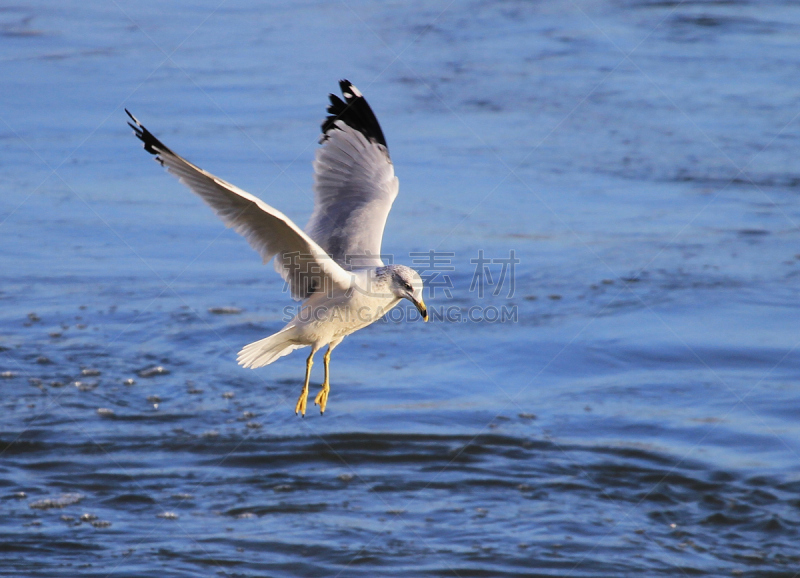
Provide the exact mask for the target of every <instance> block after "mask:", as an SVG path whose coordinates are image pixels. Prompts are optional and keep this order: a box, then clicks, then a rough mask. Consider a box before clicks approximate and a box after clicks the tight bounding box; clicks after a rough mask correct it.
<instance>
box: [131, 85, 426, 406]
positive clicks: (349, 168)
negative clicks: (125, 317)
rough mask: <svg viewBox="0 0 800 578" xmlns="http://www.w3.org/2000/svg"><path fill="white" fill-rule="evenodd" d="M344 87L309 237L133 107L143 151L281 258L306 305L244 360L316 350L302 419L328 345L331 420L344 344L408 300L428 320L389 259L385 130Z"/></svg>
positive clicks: (416, 285) (418, 288) (416, 290)
mask: <svg viewBox="0 0 800 578" xmlns="http://www.w3.org/2000/svg"><path fill="white" fill-rule="evenodd" d="M339 87H340V89H341V91H342V96H343V97H344V100H342V99H341V98H339V97H338V96H336V95H334V94H331V95H329V98H330V101H331V104H330V106H328V116H327V117H326V118H325V120H324V121H323V123H322V136H321V137H320V141H319V142H320V145H322V146H321V147H320V148H319V149H317V152H316V155H315V159H314V163H313V167H314V211H313V213H312V215H311V219H310V220H309V222H308V224H307V225H306V228H305V230H301V229H300V227H298V226H297V225H296V224H295V223H294V222H292V220H291V219H289V217H287V216H286V215H284V214H283V213H281V212H280V211H278V210H276V209H274V208H272V207H271V206H270V205H268V204H267V203H265V202H264V201H262V200H261V199H259V198H257V197H254V196H253V195H251V194H250V193H247V192H245V191H243V190H242V189H240V188H238V187H236V186H234V185H232V184H230V183H229V182H227V181H224V180H222V179H220V178H219V177H216V176H214V175H212V174H211V173H209V172H207V171H204V170H203V169H201V168H200V167H198V166H196V165H193V164H192V163H190V162H189V161H187V160H186V159H184V158H183V157H182V156H180V155H178V154H176V153H174V152H173V151H172V150H171V149H169V148H168V147H166V146H165V145H164V144H163V143H162V142H161V141H160V140H158V139H157V138H156V137H155V136H153V134H152V133H151V132H150V131H148V130H147V129H146V128H145V127H144V126H143V125H142V123H140V122H139V121H138V120H137V119H136V117H134V116H133V115H132V114H131V113H130V112H129V111H128V110H127V109H125V112H126V113H127V114H128V116H129V117H130V119H131V121H132V122H129V123H128V125H129V126H130V127H131V128H132V129H133V131H134V134H135V135H136V136H137V137H138V138H139V140H141V141H142V142H143V143H144V150H145V151H147V152H148V153H150V154H152V155H155V160H157V161H158V162H159V163H160V164H161V165H162V166H163V167H165V168H166V169H167V171H169V172H170V173H172V174H173V175H175V176H176V177H177V178H178V179H179V180H180V181H181V182H182V183H183V184H184V185H186V186H187V187H189V189H191V191H192V192H193V193H195V194H196V195H198V196H199V197H200V198H201V199H203V201H205V202H206V203H207V204H208V205H209V206H210V207H211V208H212V209H213V210H214V212H216V214H217V216H219V218H220V219H222V221H223V222H224V223H225V225H227V226H228V227H230V228H232V229H234V230H235V231H236V232H237V233H239V234H240V235H242V236H243V237H244V238H245V239H246V240H247V242H248V243H249V244H250V246H251V247H253V249H255V250H256V251H258V253H259V254H260V255H261V257H262V259H263V262H264V264H267V263H268V262H269V261H270V260H271V259H273V258H274V268H275V270H276V271H277V272H278V273H279V274H280V275H281V276H282V277H283V279H284V281H286V282H287V284H288V285H289V288H290V292H291V296H292V298H294V299H295V300H297V301H301V305H300V306H299V307H298V310H297V313H296V314H295V316H294V317H293V318H292V320H291V321H289V322H288V323H287V324H286V326H285V327H284V328H283V329H281V330H280V331H278V332H277V333H275V334H274V335H270V336H269V337H267V338H265V339H261V340H259V341H255V342H253V343H251V344H249V345H246V346H245V347H244V348H243V349H242V350H241V351H240V352H239V355H238V358H237V360H238V362H239V364H240V365H242V366H244V367H248V368H253V369H255V368H257V367H263V366H265V365H269V364H270V363H272V362H273V361H275V360H277V359H279V358H281V357H283V356H285V355H288V354H289V353H291V352H292V351H294V350H295V349H300V348H302V347H311V353H310V354H309V356H308V358H307V359H306V375H305V382H304V384H303V389H302V391H301V393H300V397H299V398H298V400H297V404H296V405H295V410H294V411H295V415H297V414H298V413H300V414H301V415H303V416H305V413H306V405H307V399H308V384H309V380H310V378H311V367H312V365H313V363H314V354H316V353H317V351H319V350H320V349H321V348H323V347H325V346H326V345H327V346H328V350H327V351H326V352H325V356H324V358H323V359H324V362H325V379H324V381H323V383H322V387H321V389H320V392H319V394H318V395H317V396H316V398H315V399H314V404H315V405H318V406H319V409H320V413H321V414H324V413H325V408H326V406H327V403H328V395H329V393H330V367H329V366H330V360H331V352H332V351H333V350H334V349H335V348H336V346H337V345H339V344H340V343H341V342H342V340H343V339H344V338H345V337H346V336H348V335H350V334H351V333H354V332H355V331H358V330H359V329H362V328H364V327H366V326H367V325H370V324H371V323H374V322H375V321H378V320H379V319H380V318H382V317H383V316H384V315H385V314H386V313H387V312H388V311H389V310H391V309H392V308H393V307H395V306H396V305H397V304H398V303H400V301H401V300H403V299H408V300H409V301H411V303H413V304H414V306H415V307H416V308H417V310H418V311H419V313H420V316H421V317H422V319H423V320H425V321H427V320H428V310H427V308H426V306H425V302H424V301H423V298H422V292H423V283H422V279H421V277H420V276H419V274H418V273H417V272H416V271H414V270H413V269H411V268H410V267H406V266H405V265H396V264H391V265H386V264H385V263H384V262H383V261H382V260H381V239H382V237H383V229H384V227H385V225H386V218H387V217H388V215H389V211H390V210H391V208H392V203H393V202H394V200H395V198H396V197H397V192H398V188H399V181H398V179H397V177H396V176H395V175H394V167H393V165H392V161H391V159H390V157H389V149H388V147H387V145H386V139H385V138H384V136H383V131H382V130H381V127H380V125H379V124H378V119H377V118H375V114H374V113H373V112H372V109H371V108H370V106H369V104H367V101H366V99H364V96H363V95H362V94H361V92H360V91H359V90H358V89H357V88H356V87H355V86H353V84H351V83H350V82H349V81H347V80H341V81H340V82H339Z"/></svg>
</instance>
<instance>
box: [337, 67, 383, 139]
mask: <svg viewBox="0 0 800 578" xmlns="http://www.w3.org/2000/svg"><path fill="white" fill-rule="evenodd" d="M339 88H340V89H341V91H342V96H344V101H342V99H341V98H339V97H338V96H336V95H335V94H331V95H329V96H328V97H329V98H330V101H331V104H330V106H328V114H329V116H328V117H326V118H325V120H324V121H323V123H322V133H323V135H327V134H328V132H330V131H331V130H336V129H337V127H336V124H335V122H336V121H337V120H341V121H342V122H344V123H345V124H346V125H347V126H349V127H351V128H353V129H355V130H357V131H359V132H360V133H361V134H363V135H364V136H365V137H367V138H368V139H369V140H371V141H373V142H376V143H378V144H381V145H383V146H384V147H386V148H387V149H388V146H387V145H386V139H385V138H384V136H383V131H382V130H381V125H380V124H379V123H378V119H377V118H375V113H374V112H372V108H370V106H369V104H367V100H366V99H365V98H364V96H363V95H362V94H361V91H359V90H358V89H357V88H356V87H355V86H354V85H353V83H352V82H350V81H349V80H345V79H342V80H340V81H339ZM323 139H324V137H323Z"/></svg>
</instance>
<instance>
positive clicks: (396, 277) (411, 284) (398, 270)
mask: <svg viewBox="0 0 800 578" xmlns="http://www.w3.org/2000/svg"><path fill="white" fill-rule="evenodd" d="M390 269H391V273H392V276H391V281H390V284H389V286H390V287H391V289H392V293H393V294H394V295H395V297H398V298H399V299H408V300H409V301H411V302H412V303H413V304H414V307H416V308H417V310H419V314H420V315H421V316H422V319H423V321H427V320H428V308H427V307H425V301H423V300H422V289H423V286H422V277H420V276H419V273H417V272H416V271H414V269H412V268H411V267H406V266H405V265H391V266H390Z"/></svg>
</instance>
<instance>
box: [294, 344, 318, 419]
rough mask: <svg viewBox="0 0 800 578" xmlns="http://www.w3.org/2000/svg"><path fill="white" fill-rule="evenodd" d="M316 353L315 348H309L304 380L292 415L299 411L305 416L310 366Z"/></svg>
mask: <svg viewBox="0 0 800 578" xmlns="http://www.w3.org/2000/svg"><path fill="white" fill-rule="evenodd" d="M315 353H316V351H315V350H313V349H312V350H311V355H309V356H308V359H307V360H306V382H305V384H304V385H303V391H302V392H301V393H300V398H299V399H298V400H297V405H295V406H294V415H297V412H298V411H299V412H300V414H301V415H302V416H303V417H305V416H306V403H307V401H308V381H309V380H310V379H311V366H312V365H314V354H315Z"/></svg>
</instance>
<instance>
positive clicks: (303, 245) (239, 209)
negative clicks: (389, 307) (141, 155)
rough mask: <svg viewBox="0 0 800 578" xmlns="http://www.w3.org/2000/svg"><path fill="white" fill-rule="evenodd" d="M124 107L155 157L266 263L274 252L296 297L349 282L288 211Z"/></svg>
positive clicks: (281, 270) (347, 284) (146, 148)
mask: <svg viewBox="0 0 800 578" xmlns="http://www.w3.org/2000/svg"><path fill="white" fill-rule="evenodd" d="M125 112H127V113H128V116H130V117H131V120H132V121H133V123H128V124H129V125H130V127H131V128H132V129H133V131H134V133H135V134H136V136H137V137H139V140H141V141H142V142H143V143H144V150H146V151H147V152H149V153H150V154H153V155H156V160H157V161H158V162H159V163H161V165H162V166H164V167H166V168H167V170H168V171H169V172H170V173H172V174H173V175H175V176H176V177H178V179H180V181H181V182H182V183H183V184H184V185H186V186H187V187H189V188H190V189H191V190H192V192H194V193H195V194H197V195H198V196H200V197H201V198H202V199H203V200H204V201H205V202H206V203H207V204H208V205H210V206H211V208H212V209H214V211H215V212H216V213H217V215H218V216H219V217H220V219H222V221H223V222H224V223H225V224H226V225H227V226H228V227H231V228H233V229H234V230H235V231H236V232H237V233H239V234H240V235H242V236H243V237H244V238H245V239H247V242H248V243H250V246H251V247H253V249H255V250H256V251H258V252H259V253H260V254H261V257H262V258H263V259H264V263H267V262H268V261H269V260H270V259H272V258H273V257H275V270H276V271H277V272H278V273H280V274H281V276H282V277H283V279H284V280H285V281H287V282H288V283H289V284H290V287H291V292H292V297H294V298H295V299H306V298H307V297H309V296H310V295H311V294H312V293H315V292H321V291H329V290H332V289H339V290H346V289H348V288H349V287H350V284H351V278H350V277H351V276H350V274H349V273H347V271H345V270H344V269H342V268H341V267H340V266H339V265H338V264H337V263H336V262H335V261H334V260H333V259H331V258H330V256H329V255H328V254H327V253H326V252H325V251H324V250H323V249H322V248H320V247H319V245H317V244H316V243H315V242H314V241H312V240H311V238H310V237H309V236H308V235H307V234H305V233H304V232H303V231H301V230H300V228H299V227H298V226H297V225H295V224H294V223H293V222H292V221H291V220H290V219H289V218H288V217H287V216H286V215H284V214H283V213H281V212H280V211H277V210H275V209H273V208H272V207H270V206H269V205H268V204H266V203H265V202H263V201H262V200H260V199H258V198H256V197H254V196H253V195H251V194H249V193H246V192H245V191H243V190H242V189H240V188H238V187H235V186H233V185H232V184H230V183H228V182H226V181H223V180H222V179H219V178H217V177H215V176H214V175H212V174H211V173H209V172H206V171H204V170H203V169H201V168H200V167H197V166H195V165H193V164H192V163H190V162H189V161H187V160H186V159H184V158H183V157H181V156H179V155H177V154H175V153H174V152H172V151H171V150H170V149H169V148H167V147H166V146H165V145H164V144H163V143H162V142H161V141H159V140H158V139H157V138H156V137H154V136H153V135H152V133H151V132H150V131H148V130H147V129H146V128H145V127H144V126H142V124H141V123H140V122H139V121H138V120H136V118H135V117H134V116H133V115H132V114H131V113H130V112H128V111H127V110H126V111H125Z"/></svg>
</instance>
